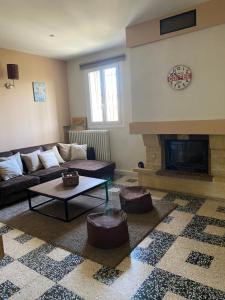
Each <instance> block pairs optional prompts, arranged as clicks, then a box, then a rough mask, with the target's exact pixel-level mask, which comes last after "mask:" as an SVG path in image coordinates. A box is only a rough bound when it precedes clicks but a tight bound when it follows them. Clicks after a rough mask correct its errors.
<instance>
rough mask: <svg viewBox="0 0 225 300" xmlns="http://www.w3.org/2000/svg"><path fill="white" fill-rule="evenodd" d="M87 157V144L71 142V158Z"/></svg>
mask: <svg viewBox="0 0 225 300" xmlns="http://www.w3.org/2000/svg"><path fill="white" fill-rule="evenodd" d="M75 159H87V145H86V144H85V145H74V144H71V160H75Z"/></svg>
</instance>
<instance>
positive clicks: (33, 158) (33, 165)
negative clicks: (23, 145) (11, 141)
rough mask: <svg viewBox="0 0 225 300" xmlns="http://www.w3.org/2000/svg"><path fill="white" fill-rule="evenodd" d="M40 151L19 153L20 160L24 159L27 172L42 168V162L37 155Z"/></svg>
mask: <svg viewBox="0 0 225 300" xmlns="http://www.w3.org/2000/svg"><path fill="white" fill-rule="evenodd" d="M40 153H41V151H40V150H36V151H34V152H31V153H27V154H21V157H22V160H24V162H25V165H26V167H27V170H28V172H29V173H30V172H34V171H37V170H39V169H42V164H41V161H40V159H39V157H38V154H40Z"/></svg>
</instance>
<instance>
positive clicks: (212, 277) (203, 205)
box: [0, 182, 225, 300]
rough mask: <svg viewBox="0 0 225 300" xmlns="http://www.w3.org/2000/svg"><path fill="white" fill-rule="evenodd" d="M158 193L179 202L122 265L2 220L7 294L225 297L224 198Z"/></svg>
mask: <svg viewBox="0 0 225 300" xmlns="http://www.w3.org/2000/svg"><path fill="white" fill-rule="evenodd" d="M133 184H135V182H134V183H133ZM116 191H117V188H115V187H112V190H111V191H110V192H111V193H113V192H116ZM152 196H153V197H154V199H157V200H158V201H164V200H165V199H166V200H169V201H171V202H175V203H177V204H178V206H177V208H176V209H175V210H174V211H173V212H172V213H171V214H170V215H169V216H168V217H166V218H165V219H164V220H163V222H161V223H160V224H159V225H158V226H157V227H156V228H155V229H154V230H153V231H152V232H151V233H150V234H149V236H147V237H146V238H145V239H144V240H143V241H142V242H141V243H140V244H139V245H138V246H137V247H136V248H135V249H134V250H133V251H132V253H131V254H130V256H129V257H126V258H125V259H124V260H123V261H122V262H121V263H120V264H119V265H118V266H117V267H116V269H110V268H108V267H105V266H101V265H99V264H97V263H95V262H93V261H90V260H87V259H84V258H82V257H80V256H78V255H75V254H72V253H70V252H67V251H65V250H63V249H60V248H56V247H53V246H52V245H50V244H47V243H45V242H44V241H42V240H39V239H37V238H35V237H32V236H29V235H27V234H25V233H24V232H21V231H19V230H17V229H13V228H10V227H8V226H7V225H5V224H0V234H2V235H3V241H4V247H5V254H6V255H5V257H4V259H2V260H0V299H2V300H3V299H4V300H5V299H14V300H15V299H20V300H26V299H29V300H32V299H41V300H46V299H76V300H80V299H98V300H100V299H103V300H107V299H110V300H113V299H116V300H118V299H121V300H122V299H140V300H144V299H154V300H160V299H164V300H168V299H175V300H176V299H195V300H203V299H213V300H215V299H221V300H222V299H225V201H224V202H223V201H216V200H210V199H204V198H200V197H191V196H185V195H182V194H176V193H163V192H160V191H152Z"/></svg>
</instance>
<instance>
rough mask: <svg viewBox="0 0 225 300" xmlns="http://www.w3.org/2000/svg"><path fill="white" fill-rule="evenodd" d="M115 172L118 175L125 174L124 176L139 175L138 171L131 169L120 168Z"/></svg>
mask: <svg viewBox="0 0 225 300" xmlns="http://www.w3.org/2000/svg"><path fill="white" fill-rule="evenodd" d="M115 174H116V175H124V176H132V177H137V173H136V172H133V171H129V170H120V169H115Z"/></svg>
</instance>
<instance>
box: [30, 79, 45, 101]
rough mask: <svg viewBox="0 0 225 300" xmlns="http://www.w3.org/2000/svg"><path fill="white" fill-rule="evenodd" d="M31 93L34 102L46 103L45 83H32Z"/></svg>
mask: <svg viewBox="0 0 225 300" xmlns="http://www.w3.org/2000/svg"><path fill="white" fill-rule="evenodd" d="M33 93H34V101H35V102H45V101H46V84H45V82H38V81H34V82H33Z"/></svg>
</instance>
